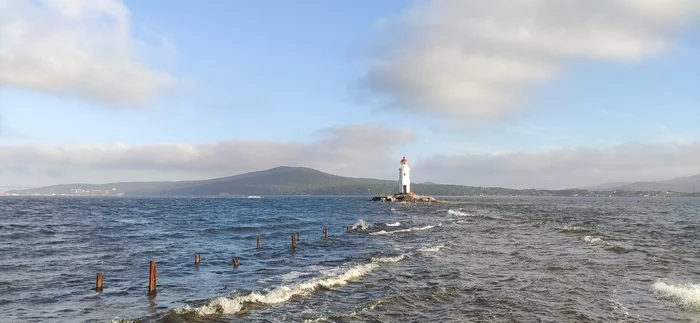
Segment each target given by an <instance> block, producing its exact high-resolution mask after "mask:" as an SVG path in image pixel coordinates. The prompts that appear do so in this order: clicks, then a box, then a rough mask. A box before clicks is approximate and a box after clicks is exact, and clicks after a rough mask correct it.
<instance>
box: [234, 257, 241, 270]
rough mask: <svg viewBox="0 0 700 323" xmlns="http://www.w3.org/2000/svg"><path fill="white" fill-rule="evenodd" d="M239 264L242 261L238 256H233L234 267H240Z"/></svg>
mask: <svg viewBox="0 0 700 323" xmlns="http://www.w3.org/2000/svg"><path fill="white" fill-rule="evenodd" d="M238 265H240V263H239V262H238V258H233V267H234V268H238Z"/></svg>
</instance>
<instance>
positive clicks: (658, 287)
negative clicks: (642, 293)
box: [652, 282, 700, 311]
mask: <svg viewBox="0 0 700 323" xmlns="http://www.w3.org/2000/svg"><path fill="white" fill-rule="evenodd" d="M652 288H653V289H654V294H656V295H657V296H658V297H661V298H667V299H671V300H673V301H674V302H675V303H676V304H678V305H680V306H681V307H683V308H687V309H692V310H695V311H700V284H682V285H677V286H676V285H670V284H666V283H664V282H656V283H655V284H654V285H653V286H652Z"/></svg>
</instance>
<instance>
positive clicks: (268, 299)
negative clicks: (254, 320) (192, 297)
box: [174, 255, 405, 316]
mask: <svg viewBox="0 0 700 323" xmlns="http://www.w3.org/2000/svg"><path fill="white" fill-rule="evenodd" d="M402 256H403V257H405V255H402ZM400 257H401V256H400ZM395 258H397V257H394V258H390V257H389V258H378V259H373V262H372V263H369V264H363V265H357V266H354V267H352V268H350V269H347V270H346V271H344V272H342V273H339V274H332V275H326V276H323V277H318V278H314V279H311V280H308V281H305V282H300V283H296V284H291V285H282V286H278V287H276V288H274V289H272V290H270V291H268V292H266V293H260V292H252V293H250V294H248V295H245V296H227V297H218V298H215V299H212V300H210V301H209V302H207V303H206V304H204V305H202V306H200V307H192V306H190V305H185V306H183V307H182V308H179V309H175V310H174V312H175V313H178V314H186V313H194V314H195V315H198V316H206V315H213V314H235V313H238V312H239V311H240V310H242V309H243V305H244V304H245V303H259V304H279V303H283V302H286V301H288V300H289V299H290V298H292V297H293V296H295V295H302V296H303V295H308V294H310V293H312V292H313V291H314V290H316V289H317V288H318V287H326V288H328V287H332V286H342V285H346V284H347V283H348V282H349V281H350V280H352V279H357V278H360V277H362V276H365V275H367V274H368V273H370V272H372V271H373V270H374V269H376V268H377V267H378V264H377V263H378V262H396V261H401V260H403V258H401V259H399V260H396V259H395ZM393 260H396V261H393Z"/></svg>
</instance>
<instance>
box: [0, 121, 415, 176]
mask: <svg viewBox="0 0 700 323" xmlns="http://www.w3.org/2000/svg"><path fill="white" fill-rule="evenodd" d="M317 135H318V138H317V140H315V141H313V142H311V143H299V142H264V141H242V140H230V141H222V142H216V143H208V144H194V145H193V144H153V145H141V146H131V145H125V144H121V143H93V144H66V145H61V146H49V145H42V144H34V145H13V146H0V182H10V183H13V184H12V185H19V184H23V185H44V184H52V183H66V182H90V183H95V182H98V183H99V182H109V181H128V180H166V179H168V180H173V179H203V178H208V177H217V176H228V175H233V174H237V173H243V172H249V171H255V170H263V169H268V168H273V167H277V166H304V167H312V168H316V169H319V170H322V171H327V172H331V173H334V174H340V175H353V176H355V175H366V176H383V175H384V173H387V174H390V175H393V174H394V171H393V170H394V167H393V166H394V165H395V164H396V163H397V160H399V159H398V158H400V156H399V157H397V156H398V155H397V156H389V155H388V154H390V153H391V152H392V149H393V148H395V147H397V146H401V145H404V144H406V143H409V142H411V141H412V140H413V134H412V133H411V132H410V131H407V130H402V129H391V128H383V127H381V126H378V125H351V126H342V127H333V128H330V129H326V130H323V131H321V132H319V133H318V134H317Z"/></svg>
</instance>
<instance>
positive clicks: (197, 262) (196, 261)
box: [194, 254, 199, 265]
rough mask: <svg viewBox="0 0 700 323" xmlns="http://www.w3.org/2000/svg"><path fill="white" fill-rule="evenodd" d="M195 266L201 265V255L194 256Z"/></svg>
mask: <svg viewBox="0 0 700 323" xmlns="http://www.w3.org/2000/svg"><path fill="white" fill-rule="evenodd" d="M194 264H195V265H199V254H196V255H194Z"/></svg>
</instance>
